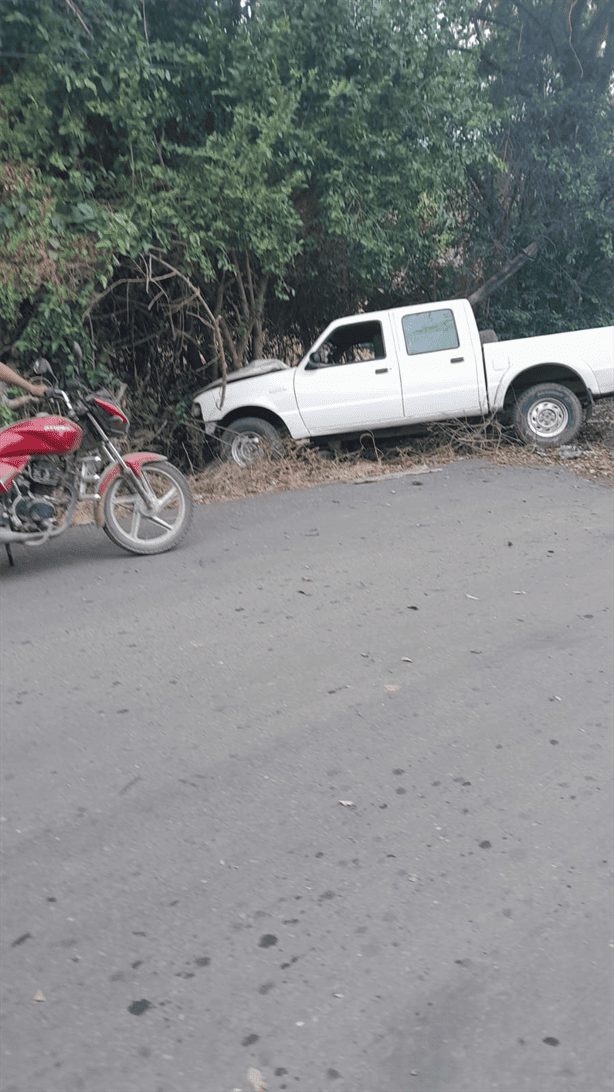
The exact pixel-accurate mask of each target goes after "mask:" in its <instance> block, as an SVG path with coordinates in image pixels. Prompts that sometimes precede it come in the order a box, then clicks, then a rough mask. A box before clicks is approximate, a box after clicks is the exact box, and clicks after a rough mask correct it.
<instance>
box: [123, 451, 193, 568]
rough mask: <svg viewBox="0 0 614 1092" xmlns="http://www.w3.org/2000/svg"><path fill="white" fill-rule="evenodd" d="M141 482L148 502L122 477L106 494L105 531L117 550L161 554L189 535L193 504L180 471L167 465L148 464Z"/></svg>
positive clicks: (141, 476)
mask: <svg viewBox="0 0 614 1092" xmlns="http://www.w3.org/2000/svg"><path fill="white" fill-rule="evenodd" d="M140 478H141V481H142V482H143V484H144V485H145V487H146V489H147V491H148V493H149V494H150V500H149V501H148V502H146V501H145V500H144V499H143V498H142V497H141V495H140V494H139V493H138V492H137V491H136V488H135V486H134V484H133V482H131V481H130V480H129V479H128V478H124V477H123V476H122V475H120V476H119V477H118V478H115V479H114V480H113V481H112V482H111V484H110V485H109V487H108V489H107V491H106V493H105V494H104V530H105V532H106V534H107V535H108V536H109V538H110V539H111V541H112V542H114V543H115V545H116V546H121V547H122V549H124V550H129V551H130V553H133V554H161V553H164V551H165V550H171V549H172V548H173V547H174V546H177V545H178V543H179V542H181V540H182V539H183V538H184V537H185V535H186V534H187V533H188V530H189V527H190V523H191V522H192V515H193V510H194V503H193V501H192V494H191V493H190V486H189V485H188V482H187V480H186V478H185V477H184V476H183V474H182V473H181V471H180V470H177V469H176V467H174V466H172V465H171V464H170V463H167V462H155V463H147V464H145V465H144V466H142V467H141V472H140Z"/></svg>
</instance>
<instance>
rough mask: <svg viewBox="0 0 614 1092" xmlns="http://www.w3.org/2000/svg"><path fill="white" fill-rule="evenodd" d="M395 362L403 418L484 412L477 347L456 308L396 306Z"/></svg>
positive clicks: (481, 367) (483, 391) (439, 418)
mask: <svg viewBox="0 0 614 1092" xmlns="http://www.w3.org/2000/svg"><path fill="white" fill-rule="evenodd" d="M399 317H400V329H399V327H397V331H398V336H399V340H400V345H399V364H400V371H401V386H402V390H403V408H404V413H405V419H406V420H409V421H436V420H443V419H444V418H446V417H464V416H471V415H472V414H478V413H483V412H486V410H487V402H486V389H485V381H484V371H483V366H482V357H481V351H480V352H479V355H478V352H477V351H476V348H475V347H474V344H473V339H472V337H471V333H470V331H469V329H468V326H467V319H466V316H465V315H464V314H463V312H462V310H461V309H458V310H456V309H454V310H453V309H452V308H451V307H450V306H449V305H448V306H447V307H446V306H445V305H442V306H441V307H437V306H435V307H433V306H432V305H431V306H430V307H428V308H426V307H425V308H423V309H421V308H417V307H416V308H412V309H411V310H408V311H407V312H406V313H405V314H403V313H402V312H399Z"/></svg>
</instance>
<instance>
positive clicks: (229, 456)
mask: <svg viewBox="0 0 614 1092" xmlns="http://www.w3.org/2000/svg"><path fill="white" fill-rule="evenodd" d="M266 453H268V454H269V455H270V456H272V458H279V456H280V455H281V453H282V444H281V436H280V434H279V432H278V431H277V429H276V428H275V426H274V425H271V424H270V423H269V422H268V421H264V420H263V419H262V418H261V417H240V418H239V419H238V420H237V421H233V422H232V423H231V424H230V425H229V426H228V428H226V429H224V432H223V433H222V435H221V437H220V455H221V457H222V459H223V461H224V462H228V463H230V462H232V463H236V465H237V466H251V465H252V463H253V462H254V461H255V460H256V459H258V458H261V457H262V455H264V454H266Z"/></svg>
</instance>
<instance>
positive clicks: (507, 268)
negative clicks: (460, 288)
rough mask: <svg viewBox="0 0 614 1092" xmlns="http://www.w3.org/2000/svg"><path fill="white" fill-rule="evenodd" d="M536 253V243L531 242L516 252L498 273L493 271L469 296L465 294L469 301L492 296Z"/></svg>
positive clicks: (477, 301)
mask: <svg viewBox="0 0 614 1092" xmlns="http://www.w3.org/2000/svg"><path fill="white" fill-rule="evenodd" d="M536 254H537V243H531V245H530V246H528V247H526V249H525V250H523V251H521V253H520V254H517V255H516V257H515V258H512V259H511V261H509V262H506V263H505V265H504V266H502V267H501V269H500V270H499V272H498V273H495V274H494V275H493V276H492V277H489V278H488V280H487V281H484V284H483V285H481V287H480V288H476V290H475V292H472V293H471V295H470V296H467V299H468V300H469V303H471V304H474V303H481V302H482V300H485V299H487V298H488V296H492V294H493V292H495V291H496V289H497V288H500V287H501V285H502V284H505V282H506V281H507V280H509V278H510V277H512V276H513V275H514V273H517V272H518V270H519V269H520V268H521V266H523V265H524V263H525V262H528V261H529V259H530V258H534V257H535V255H536Z"/></svg>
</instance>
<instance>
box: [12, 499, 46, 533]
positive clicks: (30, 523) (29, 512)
mask: <svg viewBox="0 0 614 1092" xmlns="http://www.w3.org/2000/svg"><path fill="white" fill-rule="evenodd" d="M13 513H14V514H15V515H16V516H17V519H18V520H19V522H20V523H21V525H22V527H23V528H24V530H26V531H38V530H45V529H46V528H45V524H46V523H47V521H48V520H50V519H53V518H54V516H55V507H54V506H53V504H50V503H49V501H45V500H37V499H36V497H19V500H17V501H16V502H15V504H14V505H13Z"/></svg>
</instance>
